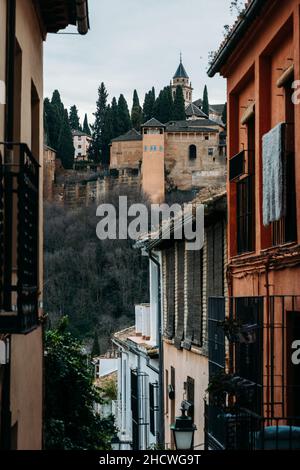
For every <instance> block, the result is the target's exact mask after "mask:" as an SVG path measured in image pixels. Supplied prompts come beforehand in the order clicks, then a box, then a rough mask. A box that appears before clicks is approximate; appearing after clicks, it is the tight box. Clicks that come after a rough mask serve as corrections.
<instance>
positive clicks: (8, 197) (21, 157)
mask: <svg viewBox="0 0 300 470" xmlns="http://www.w3.org/2000/svg"><path fill="white" fill-rule="evenodd" d="M38 244H39V164H38V163H37V161H36V160H35V158H34V157H33V155H32V153H31V151H30V150H29V148H28V147H27V145H26V144H22V143H6V142H1V143H0V332H1V333H16V334H17V333H20V334H24V333H28V332H29V331H31V330H33V329H34V328H36V326H37V324H38V265H39V260H38V258H39V256H38V253H39V246H38Z"/></svg>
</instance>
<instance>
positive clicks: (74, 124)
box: [69, 104, 82, 131]
mask: <svg viewBox="0 0 300 470" xmlns="http://www.w3.org/2000/svg"><path fill="white" fill-rule="evenodd" d="M69 123H70V127H71V129H72V131H81V130H82V128H81V125H80V119H79V115H78V109H77V107H76V105H75V104H74V105H73V106H71V108H70V113H69Z"/></svg>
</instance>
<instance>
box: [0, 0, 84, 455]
mask: <svg viewBox="0 0 300 470" xmlns="http://www.w3.org/2000/svg"><path fill="white" fill-rule="evenodd" d="M77 18H80V19H79V20H77ZM76 23H77V25H78V30H79V32H81V33H86V32H87V30H88V17H87V1H84V2H82V3H81V4H77V3H76V2H75V0H73V1H67V0H53V1H39V0H36V1H33V0H0V84H1V86H0V89H1V92H0V142H2V143H1V144H0V448H2V449H41V448H42V441H43V439H42V424H43V422H42V416H43V331H42V324H43V310H42V307H43V298H42V288H43V247H42V241H43V215H42V196H43V109H42V106H43V41H44V40H45V38H46V35H47V33H48V32H57V31H58V30H59V29H62V28H65V27H66V26H67V25H69V24H76ZM11 142H14V144H10V143H11ZM25 201H26V203H25ZM3 255H4V256H3Z"/></svg>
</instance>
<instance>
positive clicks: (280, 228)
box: [272, 82, 297, 246]
mask: <svg viewBox="0 0 300 470" xmlns="http://www.w3.org/2000/svg"><path fill="white" fill-rule="evenodd" d="M292 93H293V88H292V83H291V82H288V83H287V84H286V86H285V115H286V118H285V120H286V123H287V124H286V129H285V155H284V160H285V161H284V168H285V176H284V179H285V181H284V187H285V188H286V194H285V205H286V215H285V216H284V217H283V218H282V219H281V220H279V221H278V222H274V223H273V224H272V243H273V246H276V245H281V244H283V243H288V242H293V241H296V240H297V216H296V183H295V117H294V115H295V113H294V104H293V100H292Z"/></svg>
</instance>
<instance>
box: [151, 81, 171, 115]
mask: <svg viewBox="0 0 300 470" xmlns="http://www.w3.org/2000/svg"><path fill="white" fill-rule="evenodd" d="M172 116H173V98H172V92H171V88H170V87H169V86H167V87H165V88H164V89H163V90H161V91H160V93H159V95H158V98H157V100H156V101H155V106H154V117H155V118H156V119H158V120H159V121H160V122H162V123H166V122H168V121H170V120H171V119H172Z"/></svg>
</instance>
